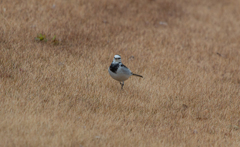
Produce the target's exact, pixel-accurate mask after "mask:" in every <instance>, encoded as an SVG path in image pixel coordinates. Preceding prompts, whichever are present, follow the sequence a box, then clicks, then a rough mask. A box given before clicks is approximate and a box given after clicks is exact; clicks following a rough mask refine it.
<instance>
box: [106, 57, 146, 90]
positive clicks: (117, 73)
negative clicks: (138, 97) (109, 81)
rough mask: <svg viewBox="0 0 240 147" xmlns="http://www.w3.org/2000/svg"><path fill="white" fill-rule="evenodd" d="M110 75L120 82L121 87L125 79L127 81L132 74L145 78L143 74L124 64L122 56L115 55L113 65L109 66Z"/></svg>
mask: <svg viewBox="0 0 240 147" xmlns="http://www.w3.org/2000/svg"><path fill="white" fill-rule="evenodd" d="M108 72H109V74H110V76H111V77H112V78H113V79H114V80H117V81H119V82H120V84H121V89H123V86H124V81H126V80H127V79H128V78H129V77H130V76H137V77H141V78H143V76H141V75H138V74H135V73H132V72H131V70H130V69H128V68H127V67H126V66H125V65H124V64H122V61H121V56H120V55H115V56H114V58H113V61H112V63H111V65H110V66H109V68H108Z"/></svg>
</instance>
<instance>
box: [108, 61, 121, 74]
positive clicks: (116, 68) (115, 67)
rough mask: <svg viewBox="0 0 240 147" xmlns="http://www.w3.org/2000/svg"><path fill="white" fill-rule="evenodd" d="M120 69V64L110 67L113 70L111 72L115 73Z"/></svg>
mask: <svg viewBox="0 0 240 147" xmlns="http://www.w3.org/2000/svg"><path fill="white" fill-rule="evenodd" d="M118 67H119V64H118V63H117V64H113V63H112V64H111V65H110V70H111V72H113V73H116V72H117V70H118Z"/></svg>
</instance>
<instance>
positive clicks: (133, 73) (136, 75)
mask: <svg viewBox="0 0 240 147" xmlns="http://www.w3.org/2000/svg"><path fill="white" fill-rule="evenodd" d="M132 75H134V76H137V77H141V78H143V76H141V75H138V74H134V73H132Z"/></svg>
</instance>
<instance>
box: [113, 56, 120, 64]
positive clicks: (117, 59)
mask: <svg viewBox="0 0 240 147" xmlns="http://www.w3.org/2000/svg"><path fill="white" fill-rule="evenodd" d="M113 62H115V63H119V62H122V61H121V56H120V55H115V56H114V58H113Z"/></svg>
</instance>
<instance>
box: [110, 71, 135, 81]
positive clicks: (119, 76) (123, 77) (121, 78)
mask: <svg viewBox="0 0 240 147" xmlns="http://www.w3.org/2000/svg"><path fill="white" fill-rule="evenodd" d="M108 72H109V74H110V76H111V77H112V78H113V79H115V80H117V81H119V82H122V81H126V80H127V79H128V78H129V77H130V76H131V75H130V74H129V75H128V74H124V73H121V72H120V73H117V74H116V73H113V72H112V71H111V70H110V69H108Z"/></svg>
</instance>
